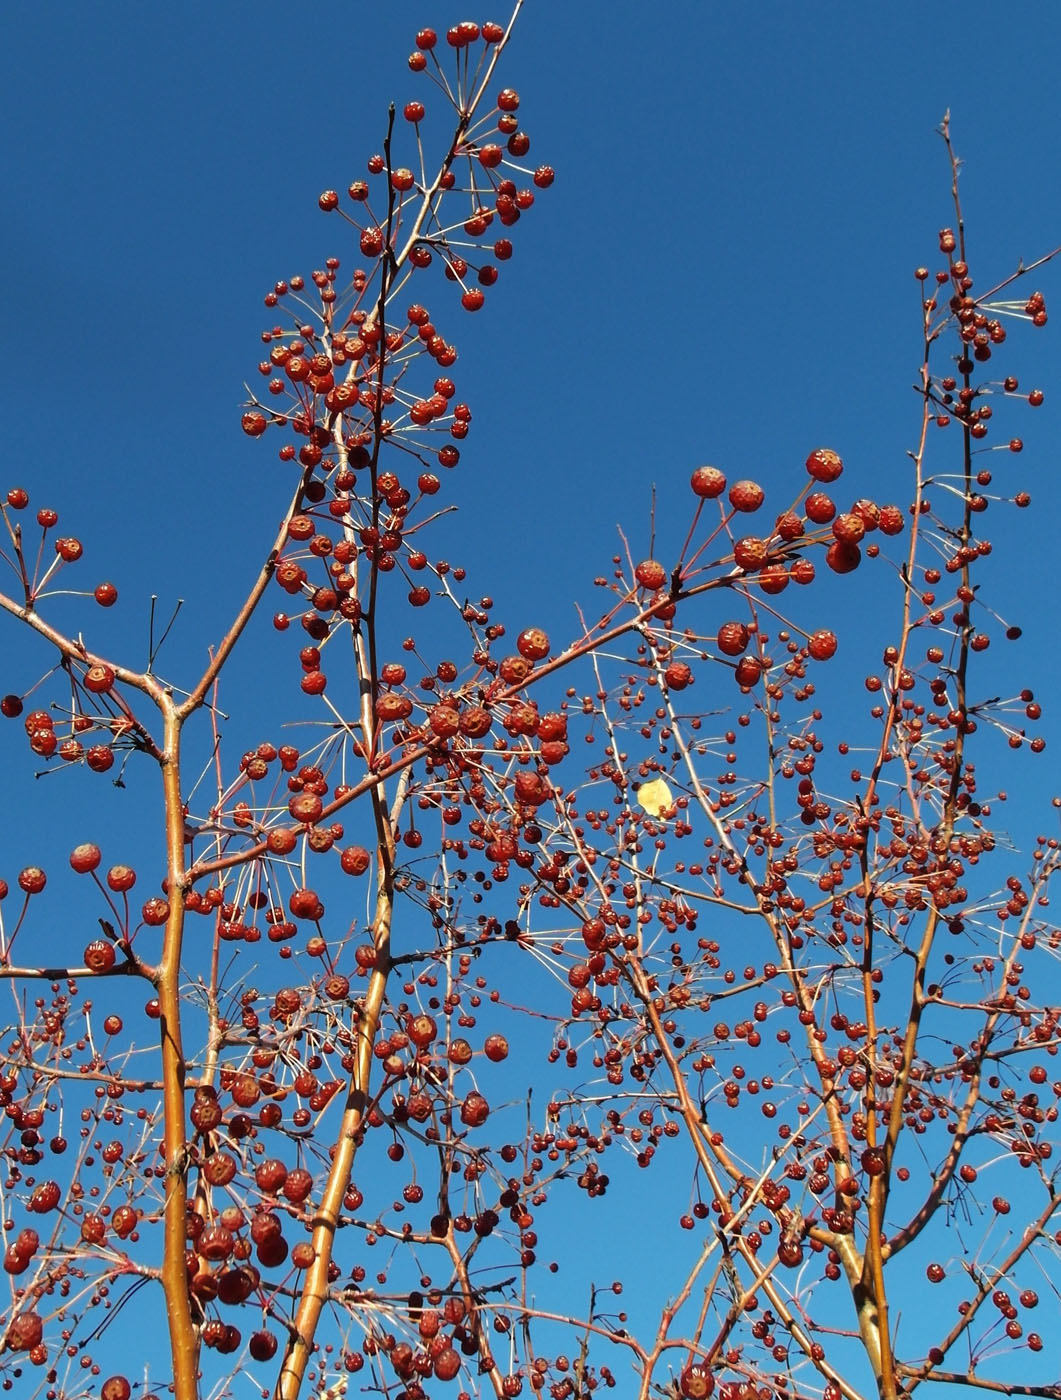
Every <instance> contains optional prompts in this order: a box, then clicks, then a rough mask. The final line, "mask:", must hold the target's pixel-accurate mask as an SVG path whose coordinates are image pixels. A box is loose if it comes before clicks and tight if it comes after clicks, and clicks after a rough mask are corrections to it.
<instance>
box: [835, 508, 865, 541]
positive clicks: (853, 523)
mask: <svg viewBox="0 0 1061 1400" xmlns="http://www.w3.org/2000/svg"><path fill="white" fill-rule="evenodd" d="M865 533H866V522H865V521H864V520H863V519H862V517H861V515H856V514H855V512H854V511H850V512H847V513H845V514H844V515H838V516H837V517H836V519H835V520H834V521H833V534H834V535H835V536H836V538H837V539H838V540H841V541H842V542H843V543H844V544H858V542H859V540H860V539H862V537H863V535H865Z"/></svg>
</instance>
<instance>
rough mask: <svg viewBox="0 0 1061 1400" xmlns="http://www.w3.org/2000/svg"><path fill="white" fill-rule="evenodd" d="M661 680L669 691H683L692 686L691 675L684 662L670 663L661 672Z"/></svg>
mask: <svg viewBox="0 0 1061 1400" xmlns="http://www.w3.org/2000/svg"><path fill="white" fill-rule="evenodd" d="M663 679H664V680H665V681H666V682H667V686H668V688H669V689H670V690H684V689H685V687H686V686H688V685H692V683H693V673H692V671H691V669H690V668H689V667H688V666H687V665H686V664H685V662H684V661H672V662H671V663H670V665H669V666H668V667H667V669H666V670H665V671H664V672H663Z"/></svg>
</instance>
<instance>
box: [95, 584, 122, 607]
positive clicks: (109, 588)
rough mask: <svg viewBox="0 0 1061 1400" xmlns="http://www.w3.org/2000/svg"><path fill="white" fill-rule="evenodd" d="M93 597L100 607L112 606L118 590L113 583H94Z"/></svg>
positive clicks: (116, 598)
mask: <svg viewBox="0 0 1061 1400" xmlns="http://www.w3.org/2000/svg"><path fill="white" fill-rule="evenodd" d="M95 599H96V602H97V603H98V604H99V605H100V607H101V608H109V607H113V605H114V604H115V603H116V602H117V601H118V590H117V589H116V588H115V586H114V584H113V583H99V584H97V585H96V592H95Z"/></svg>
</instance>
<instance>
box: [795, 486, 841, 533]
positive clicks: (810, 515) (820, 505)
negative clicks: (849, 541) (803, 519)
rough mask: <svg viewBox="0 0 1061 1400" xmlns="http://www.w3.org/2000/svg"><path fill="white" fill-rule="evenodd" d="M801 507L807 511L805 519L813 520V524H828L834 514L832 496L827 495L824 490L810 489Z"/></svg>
mask: <svg viewBox="0 0 1061 1400" xmlns="http://www.w3.org/2000/svg"><path fill="white" fill-rule="evenodd" d="M803 508H804V510H805V511H806V512H807V519H808V520H813V522H814V524H815V525H828V523H829V521H830V520H832V518H833V516H834V515H835V514H836V506H835V505H834V504H833V498H832V497H831V496H827V495H826V494H825V492H824V491H812V492H811V494H810V495H809V496H808V497H807V499H806V501H805V502H804V506H803Z"/></svg>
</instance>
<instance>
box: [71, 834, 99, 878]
mask: <svg viewBox="0 0 1061 1400" xmlns="http://www.w3.org/2000/svg"><path fill="white" fill-rule="evenodd" d="M100 859H101V856H100V849H99V847H98V846H96V845H93V844H92V842H90V841H87V842H85V844H84V845H82V846H75V847H74V849H73V850H72V851H71V852H70V865H71V867H72V869H74V870H76V871H77V873H78V874H79V875H87V874H88V873H89V871H91V870H95V868H96V866H97V865H99V863H100Z"/></svg>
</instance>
